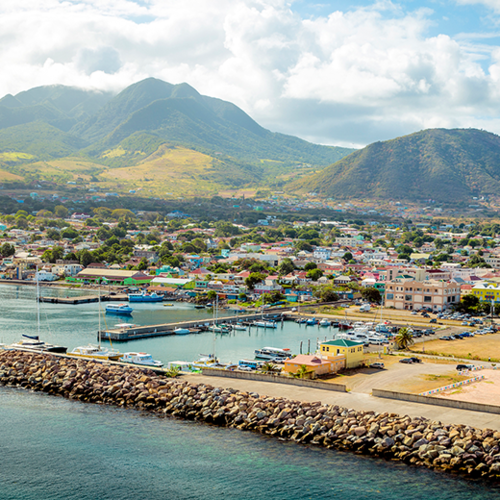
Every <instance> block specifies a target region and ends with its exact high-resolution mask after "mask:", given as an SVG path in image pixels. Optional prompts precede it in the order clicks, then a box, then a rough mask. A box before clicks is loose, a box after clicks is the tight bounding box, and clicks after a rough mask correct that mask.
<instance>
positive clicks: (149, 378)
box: [0, 351, 500, 480]
mask: <svg viewBox="0 0 500 500" xmlns="http://www.w3.org/2000/svg"><path fill="white" fill-rule="evenodd" d="M0 384H2V385H9V386H15V387H23V388H26V389H30V390H35V391H43V392H46V393H49V394H54V395H60V396H63V397H66V398H70V399H76V400H80V401H84V402H92V403H97V404H112V405H118V406H121V407H128V408H135V409H139V410H147V411H151V412H155V413H157V414H160V415H171V416H176V417H180V418H185V419H191V420H197V421H203V422H207V423H211V424H215V425H220V426H226V427H232V428H238V429H241V430H253V431H258V432H261V433H263V434H268V435H271V436H275V437H278V438H281V439H288V440H293V441H296V442H299V443H312V444H315V445H320V446H324V447H327V448H335V449H339V450H348V451H352V452H355V453H360V454H366V455H372V456H378V457H383V458H386V459H391V460H400V461H403V462H405V463H408V464H413V465H416V466H425V467H428V468H432V469H438V470H444V471H449V472H457V473H461V474H466V475H469V476H472V477H484V478H491V479H494V480H498V479H499V478H500V432H495V431H493V430H490V429H485V430H480V429H476V428H473V427H469V426H465V425H444V424H442V423H440V422H437V421H430V420H428V419H425V418H412V417H409V416H400V415H397V414H394V413H376V412H373V411H355V410H351V409H347V408H342V407H339V406H335V405H324V404H322V403H321V402H319V401H318V402H313V403H310V402H303V401H295V400H289V399H285V398H277V397H267V396H261V395H259V394H256V393H253V392H243V391H237V390H234V389H221V388H217V387H213V386H211V385H204V384H199V385H196V384H190V383H188V382H186V381H183V380H182V379H180V380H179V379H171V378H167V377H165V376H163V375H158V374H156V373H155V372H153V371H152V370H149V369H147V368H139V367H134V366H130V367H128V366H122V365H114V364H109V363H105V364H103V363H98V362H93V361H86V360H81V359H72V358H68V357H60V356H54V355H50V354H47V355H46V354H35V353H28V352H24V351H3V352H2V351H0Z"/></svg>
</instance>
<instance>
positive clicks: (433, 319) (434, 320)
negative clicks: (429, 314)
mask: <svg viewBox="0 0 500 500" xmlns="http://www.w3.org/2000/svg"><path fill="white" fill-rule="evenodd" d="M429 323H437V319H436V318H432V319H431V320H430V321H429Z"/></svg>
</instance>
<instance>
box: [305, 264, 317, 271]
mask: <svg viewBox="0 0 500 500" xmlns="http://www.w3.org/2000/svg"><path fill="white" fill-rule="evenodd" d="M317 268H318V265H317V264H316V262H308V263H307V264H306V265H305V266H304V271H310V270H311V269H317Z"/></svg>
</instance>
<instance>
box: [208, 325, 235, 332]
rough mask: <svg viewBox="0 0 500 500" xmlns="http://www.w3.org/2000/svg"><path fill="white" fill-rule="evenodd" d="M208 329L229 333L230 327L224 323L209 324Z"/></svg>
mask: <svg viewBox="0 0 500 500" xmlns="http://www.w3.org/2000/svg"><path fill="white" fill-rule="evenodd" d="M208 330H209V331H211V332H214V333H229V332H230V331H231V329H230V328H228V327H227V326H224V325H210V326H209V327H208Z"/></svg>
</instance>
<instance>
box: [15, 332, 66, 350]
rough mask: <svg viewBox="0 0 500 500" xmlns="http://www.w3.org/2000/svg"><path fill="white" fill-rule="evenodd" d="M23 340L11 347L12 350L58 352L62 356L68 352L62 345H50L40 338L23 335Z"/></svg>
mask: <svg viewBox="0 0 500 500" xmlns="http://www.w3.org/2000/svg"><path fill="white" fill-rule="evenodd" d="M22 337H23V338H22V339H21V340H20V341H19V342H14V343H13V344H11V345H10V346H9V348H11V349H28V350H30V351H37V352H56V353H60V354H65V353H66V351H67V350H68V348H67V347H63V346H60V345H54V344H48V343H47V342H44V341H43V340H40V339H39V337H38V336H33V337H31V336H29V335H24V334H23V335H22Z"/></svg>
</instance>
